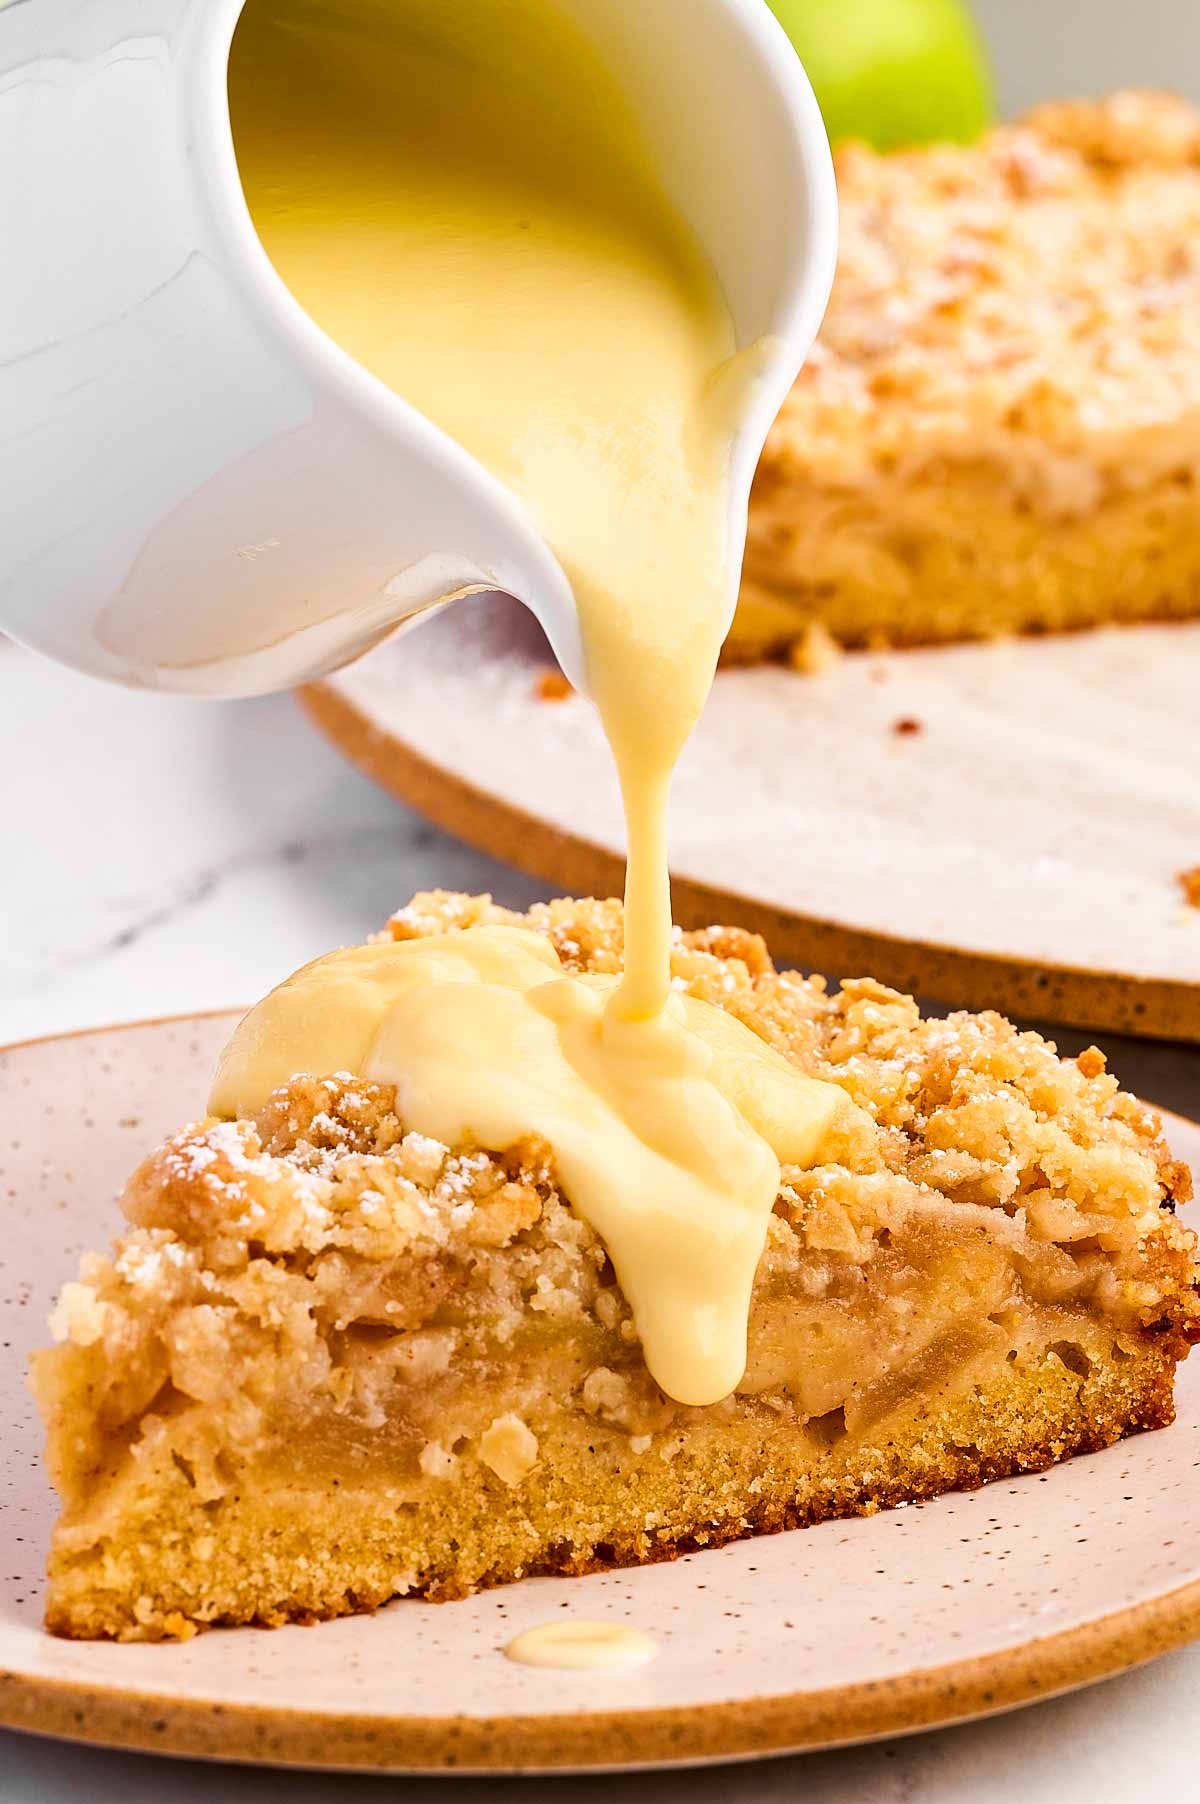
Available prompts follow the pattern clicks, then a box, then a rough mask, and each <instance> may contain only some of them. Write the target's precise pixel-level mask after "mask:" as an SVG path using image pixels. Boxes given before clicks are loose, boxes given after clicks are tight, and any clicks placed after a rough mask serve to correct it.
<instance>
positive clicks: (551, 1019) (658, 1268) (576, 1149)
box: [212, 0, 841, 1404]
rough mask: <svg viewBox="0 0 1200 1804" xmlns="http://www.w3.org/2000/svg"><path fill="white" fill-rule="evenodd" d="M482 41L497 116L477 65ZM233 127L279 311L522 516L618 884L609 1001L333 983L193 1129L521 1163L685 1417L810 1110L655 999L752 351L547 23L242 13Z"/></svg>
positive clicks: (666, 993)
mask: <svg viewBox="0 0 1200 1804" xmlns="http://www.w3.org/2000/svg"><path fill="white" fill-rule="evenodd" d="M356 27H357V28H356ZM497 41H498V42H502V43H503V45H504V50H505V54H504V58H503V63H504V80H503V81H500V80H498V79H497V74H496V69H497V61H496V59H495V57H494V56H487V57H485V56H482V55H481V54H480V53H479V50H478V46H479V45H480V44H489V43H495V42H497ZM230 95H231V105H232V113H233V120H234V127H235V135H236V140H237V147H238V156H239V163H240V168H241V173H242V179H243V183H244V186H245V190H246V195H247V199H248V203H249V206H250V211H251V214H252V216H253V219H254V221H255V224H256V226H257V228H258V231H259V233H260V236H261V238H262V241H263V243H264V245H265V247H266V250H267V252H268V254H269V255H270V257H271V258H272V260H273V262H274V263H275V266H276V268H277V269H278V270H279V272H280V274H281V276H282V277H283V279H284V280H285V281H286V282H287V284H288V286H289V287H290V288H291V290H292V291H293V293H294V294H295V295H296V296H297V298H298V299H299V300H300V301H301V302H302V304H303V305H304V306H305V307H306V308H307V309H308V311H309V313H310V314H311V315H312V316H313V318H314V319H315V320H316V321H317V322H318V324H320V325H321V326H322V327H324V329H325V330H326V331H327V332H328V333H329V334H330V335H331V337H333V338H334V339H336V340H337V342H338V343H339V344H341V345H342V346H344V347H345V348H346V350H348V351H349V352H350V353H352V354H353V355H354V356H355V357H356V358H357V359H358V360H359V362H360V363H362V364H363V365H364V366H365V367H366V368H367V369H369V370H370V371H372V372H373V373H374V374H375V375H377V376H378V377H380V378H381V379H382V380H383V381H384V382H386V383H387V384H388V385H389V386H390V387H392V388H393V389H395V390H396V391H397V393H399V394H401V395H402V396H403V397H404V398H405V399H406V400H407V401H409V402H411V403H412V404H413V405H415V406H417V407H419V408H420V409H421V410H422V411H423V412H424V413H426V414H427V415H428V416H429V417H430V418H431V419H433V420H434V421H436V422H437V423H438V424H439V425H441V426H442V427H444V428H445V429H446V430H447V431H448V432H449V433H451V434H452V435H453V436H454V437H455V438H456V439H457V440H458V441H459V442H460V443H461V444H462V445H464V446H465V447H466V448H467V449H468V450H469V451H471V452H473V453H474V455H475V456H476V457H478V458H479V460H480V461H481V462H482V463H483V464H485V465H486V466H487V467H488V468H489V469H490V470H492V471H493V472H494V473H495V474H496V475H497V476H499V477H500V478H501V479H502V480H503V481H505V482H506V483H507V484H508V485H509V486H510V487H511V488H512V489H514V490H515V491H516V493H517V494H518V495H520V496H521V498H522V499H523V500H524V502H525V503H526V505H527V506H528V508H529V509H530V511H531V513H532V514H533V515H534V517H535V518H536V520H537V523H538V525H539V527H540V529H541V530H542V532H543V533H544V534H545V536H546V538H547V540H548V541H549V543H550V544H551V545H552V547H553V548H554V550H555V552H556V553H557V555H558V557H559V559H560V561H561V562H562V564H563V566H564V568H565V569H566V571H567V573H568V575H569V576H570V578H571V582H572V586H573V589H574V592H575V595H576V598H577V602H578V607H579V613H580V620H581V626H582V634H583V642H584V651H585V656H586V660H587V674H588V684H589V688H590V690H591V693H592V696H593V698H594V700H595V702H596V705H597V708H598V709H599V713H600V718H601V722H602V724H603V727H604V731H605V734H606V736H607V738H608V741H609V744H610V746H611V748H612V751H613V755H614V759H615V762H616V767H617V773H618V777H619V780H620V785H621V792H622V797H623V800H624V807H625V817H626V829H627V838H628V847H629V862H628V871H627V878H626V940H625V968H624V975H623V977H622V978H621V979H619V980H603V979H596V978H590V979H580V978H577V977H571V976H568V975H566V974H565V973H563V972H562V970H561V968H560V967H559V964H558V960H557V957H556V955H555V953H554V951H553V949H552V948H551V947H550V946H549V944H548V943H547V942H546V941H545V940H543V939H541V938H540V936H538V935H535V934H530V933H525V932H520V931H515V930H511V929H508V930H504V929H496V928H493V929H482V928H476V929H470V930H467V931H465V932H463V933H459V934H451V935H448V936H445V937H444V938H442V939H440V940H434V941H429V942H423V943H421V944H420V945H380V946H367V947H358V948H353V949H351V950H349V951H346V952H341V953H335V954H333V955H332V956H331V957H330V958H328V959H324V960H320V961H318V962H317V964H315V965H311V966H309V967H307V968H306V969H305V970H304V971H301V972H299V973H298V974H297V975H296V976H295V977H294V978H292V979H291V980H289V982H288V983H287V984H285V985H283V986H282V987H281V988H280V989H279V990H277V991H275V992H274V993H273V994H272V995H271V996H270V997H268V998H267V999H266V1001H265V1002H264V1003H262V1004H260V1006H259V1008H258V1009H256V1010H255V1011H253V1013H252V1014H251V1015H250V1016H249V1017H248V1019H247V1021H246V1022H245V1023H243V1026H242V1028H241V1029H240V1030H239V1032H238V1034H237V1035H236V1036H235V1039H234V1041H233V1043H232V1045H231V1047H230V1048H229V1050H228V1052H227V1054H226V1056H225V1059H224V1061H223V1063H222V1067H221V1071H220V1073H219V1076H218V1079H217V1083H216V1087H215V1089H214V1092H213V1099H212V1106H213V1108H214V1110H215V1111H216V1112H217V1113H228V1114H244V1113H247V1112H250V1111H253V1110H254V1109H256V1108H258V1107H260V1106H261V1104H262V1103H263V1102H264V1101H265V1099H266V1096H267V1094H268V1092H269V1091H270V1089H271V1088H272V1087H273V1086H274V1085H275V1084H278V1083H281V1082H283V1081H285V1080H286V1079H287V1078H288V1077H290V1076H292V1075H293V1074H294V1073H296V1072H297V1071H311V1072H317V1073H323V1072H330V1071H335V1070H348V1071H352V1072H356V1073H359V1074H362V1075H364V1076H367V1077H371V1078H374V1079H377V1080H381V1081H386V1082H389V1083H395V1085H396V1089H397V1107H398V1110H399V1112H400V1113H401V1115H402V1116H403V1118H404V1120H405V1121H406V1122H407V1123H409V1124H410V1125H411V1126H412V1127H414V1128H416V1129H418V1130H419V1131H421V1132H424V1133H428V1134H431V1135H433V1136H435V1137H436V1138H438V1139H441V1140H444V1141H446V1142H448V1143H450V1144H460V1143H462V1142H464V1141H471V1140H474V1141H476V1142H478V1143H479V1144H481V1145H484V1146H487V1147H496V1148H499V1147H504V1146H508V1145H511V1144H514V1143H516V1142H517V1141H519V1140H522V1139H526V1138H530V1137H539V1138H541V1139H543V1140H545V1141H547V1142H548V1144H549V1145H550V1146H551V1148H552V1149H553V1152H554V1156H555V1161H556V1168H557V1171H558V1176H559V1179H560V1181H561V1183H562V1186H563V1189H564V1191H565V1192H566V1194H567V1195H568V1196H569V1197H570V1199H571V1201H572V1204H573V1205H574V1206H575V1207H576V1208H577V1209H578V1210H579V1212H580V1213H581V1214H582V1215H583V1216H584V1217H585V1219H587V1220H588V1221H589V1222H590V1223H591V1225H592V1226H593V1227H594V1228H595V1229H596V1231H597V1232H598V1233H599V1234H600V1236H601V1237H602V1239H603V1240H604V1242H605V1245H606V1247H607V1249H608V1251H609V1254H610V1256H611V1258H612V1260H613V1264H614V1266H615V1268H616V1271H617V1274H618V1277H619V1279H620V1281H621V1284H622V1287H623V1289H624V1291H625V1293H626V1296H627V1297H628V1299H629V1302H630V1304H631V1307H632V1308H633V1311H634V1316H635V1319H636V1322H637V1326H638V1331H639V1334H640V1336H641V1338H642V1342H643V1346H644V1349H645V1355H646V1360H647V1364H648V1366H649V1368H650V1370H651V1372H652V1373H653V1374H654V1376H655V1378H656V1379H657V1380H658V1382H659V1383H660V1384H661V1385H662V1387H663V1389H664V1390H666V1391H667V1392H668V1393H669V1394H670V1395H671V1396H673V1397H675V1398H676V1399H678V1400H680V1401H682V1402H686V1403H694V1404H706V1403H711V1402H714V1401H716V1400H717V1399H718V1398H720V1397H723V1396H725V1395H726V1394H728V1392H730V1391H731V1390H732V1389H733V1388H734V1386H735V1385H736V1383H737V1381H738V1379H739V1378H740V1377H741V1374H742V1371H743V1368H744V1365H745V1356H746V1354H745V1349H746V1318H747V1311H748V1307H749V1298H750V1290H751V1285H752V1283H753V1278H754V1272H755V1268H756V1266H757V1263H758V1259H759V1256H760V1254H761V1251H762V1247H763V1242H764V1238H765V1235H766V1227H767V1220H768V1217H769V1215H770V1213H771V1208H772V1205H773V1202H774V1199H775V1195H776V1192H777V1189H778V1184H779V1166H780V1160H781V1159H783V1160H787V1161H789V1162H792V1163H797V1164H807V1163H811V1162H812V1161H813V1160H814V1159H815V1157H816V1155H817V1152H818V1148H819V1144H820V1140H821V1136H822V1133H823V1132H824V1129H825V1127H826V1126H827V1124H828V1122H829V1120H830V1118H831V1116H832V1114H833V1111H834V1109H835V1108H836V1107H837V1105H838V1102H839V1099H840V1096H841V1092H840V1091H839V1090H837V1089H836V1088H835V1087H833V1086H830V1085H825V1084H820V1083H816V1082H814V1081H812V1080H810V1079H806V1078H804V1077H802V1076H801V1075H800V1074H799V1073H797V1072H796V1071H794V1070H793V1069H792V1067H791V1066H790V1065H789V1064H788V1063H787V1061H786V1060H784V1059H783V1058H781V1057H779V1056H778V1055H776V1054H775V1053H773V1052H771V1051H770V1050H769V1049H768V1048H767V1047H766V1046H765V1044H764V1043H762V1042H761V1041H760V1040H759V1039H758V1038H757V1037H756V1036H755V1035H754V1034H753V1033H751V1032H750V1031H749V1030H748V1029H745V1028H743V1027H741V1026H740V1024H739V1023H737V1022H736V1021H733V1020H732V1019H731V1018H729V1017H728V1016H726V1015H724V1014H722V1013H721V1011H719V1010H717V1009H715V1008H713V1007H710V1006H709V1005H706V1004H703V1003H700V1002H697V1001H695V1000H694V999H691V998H685V997H682V996H674V995H672V993H671V982H670V978H671V907H670V885H669V879H668V872H667V838H666V821H667V801H668V792H669V788H670V782H671V776H672V773H673V771H674V768H675V765H676V763H677V761H678V758H679V755H680V753H681V751H682V749H683V746H684V744H685V743H686V741H687V738H688V736H689V734H690V733H691V731H692V728H693V727H694V725H695V723H696V720H697V719H698V717H699V714H700V711H701V709H702V707H703V705H704V701H705V698H706V696H707V694H708V690H709V688H710V686H711V683H712V678H713V672H714V670H715V666H716V660H717V654H718V651H719V649H720V644H721V640H722V638H723V636H724V632H725V628H726V625H727V623H728V617H729V613H730V607H731V602H732V597H733V593H734V589H735V583H736V570H737V563H738V552H739V550H740V547H739V546H738V545H736V544H735V543H734V541H733V538H732V536H731V532H730V513H731V507H732V501H731V494H730V486H729V474H728V472H729V459H730V450H731V445H732V438H733V433H734V429H735V425H736V420H737V416H738V403H739V399H740V397H742V396H743V395H744V393H745V390H746V386H747V384H748V383H749V382H750V381H751V380H752V379H753V373H754V366H755V363H756V360H757V353H756V350H755V348H754V347H750V348H749V349H748V350H746V351H743V352H740V353H739V352H736V350H735V342H734V333H733V326H732V321H731V318H730V315H729V311H728V308H727V306H726V304H725V301H724V299H723V297H722V295H721V293H720V290H719V288H718V285H717V283H716V279H715V276H714V274H713V272H712V270H711V269H710V267H709V265H708V264H707V262H706V260H705V258H704V257H703V255H702V253H701V251H700V249H699V246H698V245H697V244H696V243H695V241H694V239H693V238H692V236H691V234H690V232H689V231H688V229H687V227H686V226H685V224H684V222H683V221H682V219H681V218H680V216H679V215H678V214H677V213H676V212H675V210H674V209H673V207H672V206H671V204H670V202H669V201H668V199H667V197H666V196H665V194H664V193H663V192H662V191H661V190H660V188H659V185H658V183H657V181H656V179H655V174H654V169H653V164H652V159H651V155H650V152H649V149H648V147H647V146H646V145H645V144H644V143H643V141H642V139H641V137H640V134H639V131H638V129H637V126H636V122H635V121H634V120H633V118H632V116H631V115H630V111H629V108H628V105H627V103H626V102H625V101H624V99H623V97H622V95H621V93H620V90H619V88H618V87H617V86H616V84H615V83H614V82H613V80H612V78H611V76H610V75H609V73H608V71H607V70H606V69H605V68H604V67H603V66H602V65H601V64H600V63H599V61H598V60H597V58H596V55H595V53H594V51H593V50H592V49H591V47H590V46H589V45H588V44H587V42H586V41H585V40H584V39H583V38H581V37H579V36H577V35H576V33H575V31H574V28H573V27H571V26H569V24H568V23H567V22H566V21H565V20H564V19H563V18H562V17H561V16H560V14H559V13H558V11H557V10H556V9H555V8H554V7H553V6H552V5H550V4H547V3H546V0H521V4H519V5H513V4H511V0H473V3H472V4H471V5H469V6H461V7H459V6H455V7H446V6H444V5H443V4H441V3H440V0H406V4H405V6H404V7H402V8H398V9H385V8H382V7H379V6H377V5H375V4H369V5H365V6H364V7H362V8H359V9H351V10H345V9H343V10H342V11H340V12H339V13H338V14H337V15H336V16H331V15H330V14H329V13H328V12H327V10H325V9H318V8H317V7H315V6H313V5H310V4H307V3H305V0H301V3H300V4H297V3H296V0H289V3H288V4H287V5H286V6H283V5H282V4H278V3H277V0H269V3H264V4H262V5H259V6H254V5H251V7H250V8H249V9H248V11H247V13H246V15H245V17H244V19H243V23H242V25H241V27H240V28H239V32H238V36H237V38H236V40H235V45H234V52H233V56H232V60H231V66H230Z"/></svg>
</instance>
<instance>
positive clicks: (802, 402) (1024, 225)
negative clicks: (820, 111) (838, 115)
mask: <svg viewBox="0 0 1200 1804" xmlns="http://www.w3.org/2000/svg"><path fill="white" fill-rule="evenodd" d="M836 163H837V174H838V190H839V195H840V200H841V216H842V231H841V247H840V258H839V266H838V274H837V280H836V283H835V286H834V291H833V297H832V300H831V303H830V307H829V311H828V313H827V315H826V318H825V322H824V325H823V326H822V329H821V334H820V338H819V340H818V342H817V344H816V346H815V347H814V349H813V351H812V353H811V354H810V356H809V359H808V362H807V364H806V366H805V368H804V370H803V371H802V372H801V375H800V377H799V380H798V382H797V384H796V386H795V388H794V389H793V391H792V394H791V396H790V398H789V400H788V401H787V402H786V403H785V405H784V408H783V411H782V413H781V415H780V418H779V422H778V424H777V425H776V427H775V428H774V430H773V432H772V435H771V438H770V440H769V441H768V446H767V452H766V456H765V459H764V465H763V470H762V472H761V474H760V478H759V483H758V485H757V488H758V495H759V498H760V499H763V498H766V497H769V495H770V492H771V490H772V488H773V486H774V485H776V484H777V483H778V482H779V481H781V480H786V481H789V482H793V483H794V481H795V479H796V477H797V475H798V474H801V473H805V472H808V473H810V474H811V476H812V477H813V479H814V480H815V481H817V482H818V483H819V485H820V487H821V488H822V489H826V488H828V489H834V490H836V489H838V488H839V487H842V486H843V485H847V484H849V485H851V486H853V485H854V484H856V483H857V482H858V481H859V479H860V478H861V477H862V476H863V475H864V474H865V473H866V472H867V471H868V470H870V469H872V468H875V469H876V470H877V471H880V472H885V471H891V470H894V469H895V468H896V467H897V465H899V464H909V465H913V464H916V463H921V462H929V461H931V460H936V458H937V457H938V456H939V455H940V454H942V453H943V452H945V451H947V450H950V449H953V452H954V454H955V455H961V454H963V433H964V429H965V430H966V431H967V433H968V435H969V439H970V444H971V455H973V456H976V457H987V458H991V457H993V456H996V455H1000V456H1002V457H1003V460H1004V463H1005V467H1006V471H1007V475H1008V479H1009V480H1010V482H1011V483H1012V485H1013V487H1014V489H1015V490H1016V491H1018V492H1019V493H1020V495H1021V497H1022V499H1023V501H1024V502H1025V503H1026V504H1027V505H1028V506H1030V507H1031V508H1034V509H1037V510H1039V511H1043V512H1049V513H1051V514H1055V513H1082V512H1085V511H1087V510H1089V509H1090V508H1091V507H1093V506H1094V505H1095V502H1096V499H1097V496H1098V493H1099V491H1100V490H1101V489H1102V488H1103V487H1104V485H1106V484H1110V483H1111V484H1116V485H1124V484H1130V483H1132V484H1135V485H1136V484H1137V483H1139V482H1144V481H1148V480H1149V478H1150V474H1151V472H1150V470H1149V468H1148V467H1147V461H1146V460H1147V459H1149V458H1153V460H1154V462H1155V463H1156V465H1157V466H1159V467H1162V465H1163V464H1164V462H1166V463H1169V462H1170V460H1171V458H1172V457H1175V456H1177V451H1176V449H1175V447H1174V445H1173V442H1172V440H1171V439H1170V438H1169V437H1168V438H1166V439H1164V441H1163V443H1162V446H1161V448H1160V449H1159V450H1158V452H1157V453H1154V452H1152V451H1151V450H1150V449H1149V448H1146V449H1145V452H1144V455H1143V457H1142V458H1141V459H1140V460H1139V461H1138V463H1137V464H1136V465H1134V466H1133V467H1129V466H1128V465H1127V464H1126V462H1125V438H1124V436H1123V435H1125V434H1126V433H1129V432H1134V431H1137V432H1140V433H1142V434H1145V433H1147V432H1149V431H1150V430H1151V429H1153V428H1156V427H1162V426H1166V427H1170V426H1173V425H1174V424H1175V423H1176V422H1177V421H1178V420H1179V418H1180V416H1181V414H1183V413H1184V412H1185V411H1186V410H1187V409H1189V408H1193V407H1195V406H1196V405H1197V403H1198V402H1200V355H1198V354H1197V351H1196V343H1195V332H1194V330H1193V322H1194V320H1195V317H1196V313H1197V309H1198V308H1200V115H1197V113H1196V112H1195V111H1194V110H1193V109H1192V108H1191V107H1189V106H1188V105H1186V104H1185V103H1184V102H1183V101H1182V100H1179V99H1177V98H1176V97H1174V96H1172V95H1168V94H1160V93H1148V92H1125V93H1117V94H1112V95H1110V96H1108V97H1107V98H1106V99H1103V100H1100V101H1095V102H1089V101H1064V102H1058V103H1055V104H1053V105H1048V106H1043V107H1039V108H1037V109H1036V110H1034V111H1033V112H1031V113H1029V114H1028V115H1027V116H1026V117H1025V118H1024V119H1022V120H1020V121H1018V122H1017V123H1015V124H1012V125H1004V126H1001V127H999V128H998V129H997V130H994V131H992V132H990V133H989V134H988V135H987V136H986V137H985V138H984V139H983V140H982V141H981V142H979V143H978V144H973V145H968V146H959V145H949V144H946V145H933V146H923V147H921V148H919V149H916V150H912V151H904V152H893V153H890V154H888V155H879V154H877V153H876V152H874V151H872V150H870V149H869V148H868V147H867V146H865V145H862V144H848V145H845V146H844V147H842V149H840V150H839V151H838V153H837V156H836ZM1101 432H1108V433H1111V434H1113V435H1114V438H1113V444H1112V449H1111V453H1110V455H1109V456H1107V457H1105V458H1103V459H1102V460H1101V461H1100V462H1099V463H1097V462H1095V461H1094V460H1093V458H1092V457H1091V456H1090V455H1089V456H1080V455H1078V453H1079V451H1080V447H1081V445H1082V444H1084V443H1085V442H1089V443H1090V441H1091V440H1092V439H1093V438H1094V436H1095V435H1096V434H1097V433H1101ZM785 530H786V528H785V526H784V525H783V524H780V525H779V527H778V531H779V532H780V533H783V532H785Z"/></svg>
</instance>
